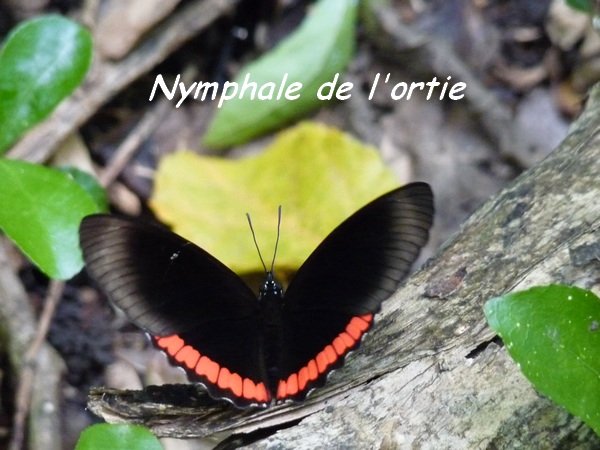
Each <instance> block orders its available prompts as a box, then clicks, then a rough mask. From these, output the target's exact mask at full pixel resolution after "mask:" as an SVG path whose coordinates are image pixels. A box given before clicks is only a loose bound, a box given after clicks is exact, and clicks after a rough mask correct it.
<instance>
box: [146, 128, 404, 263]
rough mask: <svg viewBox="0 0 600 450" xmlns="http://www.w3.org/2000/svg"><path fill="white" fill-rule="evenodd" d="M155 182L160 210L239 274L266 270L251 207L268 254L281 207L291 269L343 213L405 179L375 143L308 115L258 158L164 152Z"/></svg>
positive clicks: (283, 253) (283, 248)
mask: <svg viewBox="0 0 600 450" xmlns="http://www.w3.org/2000/svg"><path fill="white" fill-rule="evenodd" d="M154 181H155V182H154V192H153V195H152V199H151V200H150V205H151V207H152V209H153V210H154V212H155V213H156V215H157V216H158V217H159V218H160V219H161V220H163V221H164V222H165V223H167V224H169V225H171V226H172V227H173V229H174V231H175V232H177V233H179V234H181V235H183V236H185V237H186V238H188V239H189V240H191V241H193V242H195V243H197V244H198V245H200V246H201V247H202V248H204V249H205V250H207V251H208V252H209V253H211V254H213V255H214V256H216V257H217V258H218V259H220V260H221V261H222V262H223V263H225V264H226V265H227V266H229V267H230V268H231V269H232V270H234V271H236V272H239V273H246V272H257V271H258V272H262V266H261V265H260V260H259V259H258V256H257V254H256V249H255V248H254V243H253V242H252V237H251V234H250V229H249V228H248V222H247V220H246V217H245V214H246V212H248V213H250V214H251V215H252V223H253V225H254V230H255V232H256V238H257V240H258V243H259V244H260V246H261V249H262V252H263V256H265V258H266V259H270V255H272V252H273V246H274V243H275V235H276V230H277V208H278V206H279V205H281V206H282V219H281V236H280V241H279V251H278V254H277V270H278V271H281V270H283V271H293V270H296V269H298V267H300V265H301V264H302V263H303V262H304V261H305V260H306V258H307V257H308V255H309V254H310V253H311V252H312V251H313V250H314V249H315V247H316V246H317V245H318V244H319V243H320V242H321V241H322V240H323V238H325V236H327V234H328V233H329V232H331V231H332V230H333V229H334V228H335V227H336V226H337V225H339V224H340V223H341V222H342V221H343V220H344V219H345V218H347V217H348V216H350V214H352V213H353V212H354V211H356V210H358V209H359V208H360V207H361V206H364V205H365V204H367V203H368V202H369V201H371V200H373V199H374V198H376V197H378V196H379V195H381V194H383V193H385V192H387V191H390V190H392V189H394V188H396V187H398V185H399V183H398V180H397V179H396V177H395V176H394V174H393V173H392V171H391V170H390V169H389V168H388V167H387V166H386V165H385V164H384V163H383V161H382V160H381V156H380V155H379V153H378V152H377V149H375V148H373V147H370V146H367V145H364V144H362V143H361V142H359V141H357V140H355V139H353V138H351V137H350V136H348V135H347V134H344V133H342V132H341V131H339V130H337V129H335V128H331V127H327V126H324V125H320V124H315V123H310V122H305V123H301V124H299V125H297V126H295V127H292V128H289V129H287V130H286V131H284V132H282V133H280V134H279V136H278V138H277V139H276V140H275V141H274V142H273V144H272V145H271V146H269V148H267V149H266V150H265V151H264V152H263V153H261V154H260V155H257V156H253V157H248V158H243V159H238V160H232V159H224V158H215V157H202V156H199V155H197V154H195V153H192V152H178V153H174V154H172V155H169V156H166V157H164V158H163V159H162V160H161V162H160V164H159V167H158V171H157V174H156V177H155V180H154Z"/></svg>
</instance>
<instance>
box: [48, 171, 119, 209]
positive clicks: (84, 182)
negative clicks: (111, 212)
mask: <svg viewBox="0 0 600 450" xmlns="http://www.w3.org/2000/svg"><path fill="white" fill-rule="evenodd" d="M57 170H58V171H59V172H62V173H64V174H66V175H69V176H70V177H71V178H73V180H75V181H76V182H77V183H78V184H79V185H80V186H81V187H82V188H83V189H85V191H86V192H87V193H88V195H89V196H90V197H91V198H92V200H94V203H96V206H97V208H98V211H100V212H108V207H109V205H108V197H107V195H106V191H105V190H104V188H103V187H102V186H101V185H100V183H99V182H98V180H97V179H96V177H94V176H93V175H91V174H89V173H88V172H85V171H83V170H79V169H78V168H77V167H73V166H69V167H59V168H57Z"/></svg>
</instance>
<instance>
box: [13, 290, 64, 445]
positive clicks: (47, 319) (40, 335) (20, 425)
mask: <svg viewBox="0 0 600 450" xmlns="http://www.w3.org/2000/svg"><path fill="white" fill-rule="evenodd" d="M64 287H65V282H64V281H57V280H52V281H51V282H50V286H49V288H48V293H47V295H46V298H45V300H44V310H43V311H42V315H41V317H40V320H39V324H38V329H37V333H36V335H35V338H34V339H33V342H32V343H31V345H30V347H29V349H28V350H27V354H26V355H25V359H24V361H23V368H22V371H21V378H20V379H19V385H18V387H17V393H16V396H15V399H16V400H15V403H16V409H15V414H14V416H13V435H12V439H11V442H10V446H9V449H10V450H20V449H21V448H22V446H23V438H24V437H25V427H26V420H27V416H28V414H29V405H30V401H31V391H32V389H33V384H34V379H35V372H36V366H37V364H36V361H37V358H38V355H39V352H40V349H41V347H42V344H43V343H44V342H45V340H46V335H47V334H48V329H49V328H50V323H51V322H52V317H53V316H54V311H55V310H56V306H57V305H58V302H59V301H60V298H61V297H62V293H63V291H64Z"/></svg>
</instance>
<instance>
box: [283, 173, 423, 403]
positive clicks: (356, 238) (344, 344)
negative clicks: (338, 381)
mask: <svg viewBox="0 0 600 450" xmlns="http://www.w3.org/2000/svg"><path fill="white" fill-rule="evenodd" d="M433 210H434V208H433V194H432V192H431V188H430V187H429V186H428V185H427V184H426V183H413V184H409V185H406V186H404V187H402V188H399V189H396V190H394V191H391V192H389V193H387V194H385V195H383V196H381V197H379V198H378V199H376V200H374V201H372V202H371V203H369V204H368V205H366V206H365V207H363V208H362V209H360V210H359V211H357V212H356V213H355V214H354V215H352V216H351V217H350V218H348V219H347V220H346V221H344V222H343V223H342V224H341V225H339V226H338V227H337V228H336V229H335V230H334V231H333V232H332V233H331V234H330V235H329V236H328V237H327V238H325V240H324V241H323V242H322V243H321V244H320V245H319V246H318V247H317V249H316V250H315V251H314V252H313V253H312V254H311V255H310V256H309V258H308V259H307V260H306V262H305V263H304V264H303V265H302V266H301V267H300V269H299V270H298V273H297V274H296V276H295V277H294V279H293V280H292V282H291V283H290V286H289V288H288V290H287V292H286V293H285V299H284V306H283V327H282V328H283V345H282V347H283V348H284V349H285V352H284V353H283V354H282V355H281V357H280V361H281V362H280V367H279V377H280V380H281V381H280V382H279V386H278V392H277V400H278V401H283V400H286V399H293V400H303V399H304V398H305V397H306V395H307V394H308V392H309V390H310V389H312V388H313V387H318V386H320V385H322V384H323V383H324V382H325V379H326V376H327V374H328V373H329V372H330V371H331V370H332V369H334V368H336V367H339V366H340V365H341V364H342V363H343V359H344V357H345V355H346V354H347V353H348V352H349V351H351V350H353V349H355V348H356V347H358V345H359V344H360V340H361V339H362V336H363V335H364V333H365V332H366V331H368V329H369V328H370V327H371V325H372V323H373V314H374V313H376V312H378V311H379V309H380V306H381V303H382V301H383V300H385V299H387V298H388V297H389V296H390V295H391V294H392V293H393V292H394V291H395V290H396V289H397V287H398V284H399V283H400V281H402V279H403V278H404V277H405V276H406V275H407V274H408V272H409V270H410V267H411V265H412V264H413V263H414V261H415V260H416V258H417V257H418V255H419V252H420V250H421V248H422V247H423V245H425V243H426V242H427V239H428V236H429V228H430V227H431V224H432V221H433Z"/></svg>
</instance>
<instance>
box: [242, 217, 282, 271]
mask: <svg viewBox="0 0 600 450" xmlns="http://www.w3.org/2000/svg"><path fill="white" fill-rule="evenodd" d="M246 217H247V218H248V225H250V231H251V232H252V239H253V240H254V246H255V247H256V251H257V252H258V257H259V258H260V262H261V263H262V265H263V267H264V268H265V273H267V266H266V265H265V261H264V260H263V257H262V255H261V253H260V248H259V247H258V243H257V242H256V234H254V228H253V227H252V220H251V219H250V214H248V213H246ZM277 234H279V232H278V233H277Z"/></svg>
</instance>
